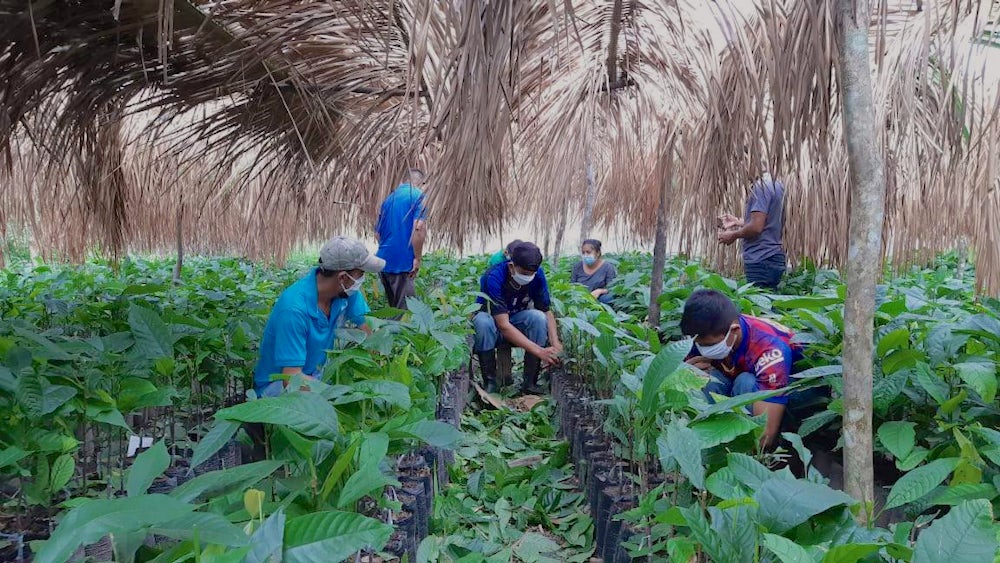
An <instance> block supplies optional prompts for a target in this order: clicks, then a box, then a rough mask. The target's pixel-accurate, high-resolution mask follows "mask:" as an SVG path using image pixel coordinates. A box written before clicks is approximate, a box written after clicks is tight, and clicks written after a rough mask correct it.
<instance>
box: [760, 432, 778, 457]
mask: <svg viewBox="0 0 1000 563" xmlns="http://www.w3.org/2000/svg"><path fill="white" fill-rule="evenodd" d="M776 438H777V436H775V435H774V434H768V433H767V432H764V433H763V434H761V435H760V441H759V442H758V443H757V447H758V448H759V450H760V452H762V453H763V452H769V451H771V450H773V449H774V445H775V442H776V441H777V440H776Z"/></svg>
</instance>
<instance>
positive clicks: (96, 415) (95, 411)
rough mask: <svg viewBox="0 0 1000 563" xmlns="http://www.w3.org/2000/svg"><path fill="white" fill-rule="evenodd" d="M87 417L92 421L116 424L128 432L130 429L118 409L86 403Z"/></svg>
mask: <svg viewBox="0 0 1000 563" xmlns="http://www.w3.org/2000/svg"><path fill="white" fill-rule="evenodd" d="M87 418H89V419H90V420H93V421H94V422H101V423H104V424H108V425H111V426H117V427H118V428H123V429H125V430H127V431H129V432H131V431H132V429H131V428H129V426H128V424H126V423H125V417H123V416H122V413H121V411H119V410H118V409H113V408H108V407H101V406H99V405H87Z"/></svg>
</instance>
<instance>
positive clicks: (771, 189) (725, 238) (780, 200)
mask: <svg viewBox="0 0 1000 563" xmlns="http://www.w3.org/2000/svg"><path fill="white" fill-rule="evenodd" d="M784 199H785V186H784V185H782V183H781V182H780V181H778V180H775V179H773V178H771V175H770V174H768V173H764V174H763V175H762V176H761V177H760V178H759V179H758V180H757V181H756V182H754V183H753V186H752V187H751V188H750V195H749V197H748V198H747V208H746V214H745V215H744V218H743V219H740V218H738V217H736V216H734V215H731V214H729V213H727V214H725V215H723V216H721V217H719V224H720V227H721V228H720V229H719V234H718V237H719V242H721V243H722V244H726V245H729V244H733V243H734V242H736V239H743V268H744V271H745V272H746V277H747V281H748V282H750V283H752V284H754V285H756V286H758V287H763V288H768V289H772V290H773V289H777V288H778V282H780V281H781V278H782V276H784V275H785V266H786V264H787V258H786V257H785V249H784V247H783V246H782V243H781V240H782V229H783V228H784V217H783V208H784Z"/></svg>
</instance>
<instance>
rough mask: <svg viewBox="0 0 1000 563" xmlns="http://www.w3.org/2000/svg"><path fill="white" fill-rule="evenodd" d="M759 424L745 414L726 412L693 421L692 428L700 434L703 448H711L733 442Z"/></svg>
mask: <svg viewBox="0 0 1000 563" xmlns="http://www.w3.org/2000/svg"><path fill="white" fill-rule="evenodd" d="M758 426H759V425H758V424H757V422H755V421H754V420H753V419H752V418H750V417H748V416H747V415H745V414H742V413H734V412H726V413H720V414H717V415H715V416H713V417H711V418H707V419H705V420H699V421H696V422H693V423H691V425H690V428H691V430H694V431H695V433H697V434H698V438H699V439H700V440H701V444H702V447H703V448H711V447H714V446H718V445H719V444H725V443H728V442H731V441H733V440H734V439H735V438H737V437H738V436H742V435H744V434H746V433H747V432H750V431H751V430H754V429H756V428H757V427H758Z"/></svg>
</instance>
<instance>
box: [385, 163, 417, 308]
mask: <svg viewBox="0 0 1000 563" xmlns="http://www.w3.org/2000/svg"><path fill="white" fill-rule="evenodd" d="M425 181H426V177H425V176H424V173H423V172H422V171H420V170H418V169H416V168H411V169H410V170H409V171H408V172H407V180H406V182H404V183H401V184H400V185H399V186H397V187H396V189H395V190H393V192H392V193H391V194H389V197H387V198H385V201H384V202H382V208H381V209H380V210H379V214H378V222H377V223H376V224H375V236H376V237H378V243H379V244H378V257H379V258H381V259H383V260H385V270H383V271H382V273H381V274H380V276H381V278H382V286H383V287H384V288H385V297H386V301H387V302H388V303H389V306H390V307H395V308H396V309H406V298H407V297H414V296H415V295H416V290H415V288H414V285H413V280H414V279H415V278H416V277H417V272H418V271H420V259H421V258H422V257H423V253H424V241H425V240H426V238H427V209H426V208H425V207H424V192H423V191H421V190H420V188H421V187H422V186H423V185H424V183H425Z"/></svg>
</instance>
